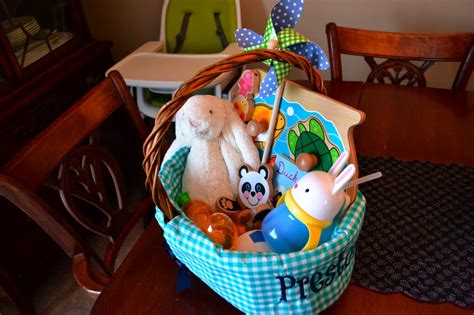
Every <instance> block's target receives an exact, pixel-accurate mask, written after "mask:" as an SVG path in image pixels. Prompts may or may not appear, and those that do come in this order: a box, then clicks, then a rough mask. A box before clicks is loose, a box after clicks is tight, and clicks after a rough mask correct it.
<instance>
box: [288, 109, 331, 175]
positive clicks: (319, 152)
mask: <svg viewBox="0 0 474 315" xmlns="http://www.w3.org/2000/svg"><path fill="white" fill-rule="evenodd" d="M308 129H309V130H308ZM288 148H289V149H290V152H291V154H292V155H293V157H294V159H295V160H296V159H297V157H298V155H300V154H301V153H309V154H314V155H316V157H317V159H318V164H317V165H316V167H315V168H313V169H312V170H318V171H325V172H327V171H329V169H330V168H331V166H332V165H333V164H334V163H335V162H336V160H337V158H338V157H339V155H340V152H339V149H338V148H337V147H336V146H335V145H334V144H332V143H331V141H330V140H329V137H328V136H327V135H326V131H325V130H324V128H323V127H322V125H321V123H320V122H319V121H318V119H317V118H314V117H312V118H309V119H308V120H306V121H304V122H298V123H297V124H296V125H295V126H294V127H292V128H291V129H290V130H289V131H288Z"/></svg>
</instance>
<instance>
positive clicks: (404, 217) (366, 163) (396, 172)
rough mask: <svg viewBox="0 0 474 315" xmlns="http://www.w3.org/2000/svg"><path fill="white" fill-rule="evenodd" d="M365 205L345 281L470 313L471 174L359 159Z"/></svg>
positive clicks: (473, 255) (473, 249) (473, 301)
mask: <svg viewBox="0 0 474 315" xmlns="http://www.w3.org/2000/svg"><path fill="white" fill-rule="evenodd" d="M358 161H359V167H360V176H364V175H367V174H370V173H372V172H376V171H381V172H382V173H383V177H382V178H380V179H378V180H376V181H372V182H369V183H366V184H363V185H361V186H360V190H361V191H362V193H363V194H364V196H365V197H366V199H367V209H366V215H365V219H364V220H365V222H364V224H363V227H362V232H361V234H360V236H359V240H358V241H357V250H356V264H355V267H354V273H353V276H352V282H354V283H357V284H359V285H361V286H363V287H367V288H370V289H374V290H377V291H380V292H404V293H406V294H408V295H410V296H412V297H414V298H416V299H419V300H423V301H428V302H452V303H455V304H457V305H459V306H463V307H474V188H473V187H474V168H472V167H467V166H460V165H452V164H451V165H447V164H442V165H440V164H432V163H427V162H420V161H413V162H406V161H399V160H396V159H394V158H367V157H362V156H360V157H359V159H358Z"/></svg>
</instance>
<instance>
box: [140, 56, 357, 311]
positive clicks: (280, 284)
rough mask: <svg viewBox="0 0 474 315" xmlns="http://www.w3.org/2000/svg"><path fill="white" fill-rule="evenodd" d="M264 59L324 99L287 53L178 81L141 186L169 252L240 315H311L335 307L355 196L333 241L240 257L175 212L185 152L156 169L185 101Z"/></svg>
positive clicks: (148, 146) (313, 75)
mask: <svg viewBox="0 0 474 315" xmlns="http://www.w3.org/2000/svg"><path fill="white" fill-rule="evenodd" d="M267 59H273V60H276V61H283V62H288V63H290V64H292V65H293V66H295V67H297V68H300V69H303V70H304V72H305V73H306V76H307V78H308V81H309V84H310V86H311V89H312V90H313V91H317V92H319V93H323V94H326V91H325V88H324V83H323V80H322V77H321V75H320V74H319V73H318V72H317V71H316V70H315V69H314V68H313V66H312V65H311V64H310V63H309V61H307V59H305V58H303V57H301V56H299V55H297V54H294V53H291V52H287V51H280V50H255V51H252V52H247V53H243V54H239V55H235V56H232V57H229V58H227V59H224V60H222V61H220V62H218V63H216V64H214V65H211V66H209V67H207V68H205V69H203V70H202V71H200V72H199V73H198V74H196V75H195V77H193V78H192V79H190V80H188V81H186V82H185V83H183V85H181V87H180V88H179V89H178V90H177V91H176V93H175V95H174V97H173V99H172V100H171V101H169V102H168V103H166V104H165V105H164V106H163V107H162V108H161V110H160V112H159V114H158V116H157V118H156V120H155V126H154V128H153V130H152V132H151V134H150V136H149V137H148V139H147V140H146V142H145V144H144V155H145V159H144V162H143V167H144V169H145V172H146V174H147V179H146V184H147V186H148V188H149V189H150V190H151V192H152V196H153V200H154V201H155V203H156V205H157V213H156V218H157V221H158V222H159V224H160V225H161V226H162V228H163V230H164V237H165V239H166V240H167V242H168V244H169V245H170V248H171V249H172V251H173V253H174V254H175V255H176V256H177V257H178V258H179V259H180V260H181V261H182V262H183V263H184V264H185V265H186V266H187V267H188V268H189V269H190V270H191V271H192V272H193V273H194V274H196V275H197V276H198V277H199V278H201V279H202V280H203V281H204V282H205V283H206V284H207V285H209V286H210V287H211V288H212V289H213V290H214V291H216V292H217V293H218V294H220V295H221V296H222V297H224V298H225V299H226V300H228V301H229V302H230V303H232V304H233V305H234V306H236V307H237V308H239V309H240V310H241V311H244V312H246V313H253V314H263V313H264V314H275V313H279V314H289V313H308V314H309V313H315V312H319V311H321V310H323V309H325V308H327V307H328V306H329V305H331V304H332V303H333V302H334V301H336V300H337V298H338V297H339V296H340V295H341V294H342V292H343V291H344V289H345V288H346V287H347V285H348V283H349V281H350V277H351V274H352V268H353V266H354V248H355V241H356V240H357V237H358V235H359V232H360V229H361V226H362V219H363V216H364V211H365V199H364V198H363V196H362V195H361V194H360V193H359V194H357V198H356V199H355V201H354V203H353V204H352V205H351V207H350V208H349V209H348V210H347V212H346V214H345V215H344V217H343V219H342V220H341V222H340V224H339V225H338V226H337V227H336V230H335V232H334V234H333V235H334V237H333V239H332V240H331V241H329V242H327V243H325V244H323V245H321V246H319V247H317V248H316V249H314V250H309V251H301V252H294V253H289V254H277V253H242V252H235V251H228V250H224V249H222V247H221V246H219V245H216V244H214V243H212V241H210V240H209V238H207V236H205V235H204V234H203V233H202V232H201V231H200V230H199V228H197V227H196V225H194V223H193V222H191V221H190V220H189V219H188V218H187V217H186V216H185V215H183V214H182V212H181V211H180V210H179V209H178V208H177V204H176V201H175V198H176V196H177V195H178V194H179V193H180V190H181V178H182V174H183V172H184V166H185V163H186V158H187V154H188V153H189V149H188V148H182V149H180V150H178V152H177V153H176V154H175V156H174V157H173V158H171V159H170V160H169V161H167V162H166V163H165V164H164V165H163V166H161V161H162V157H163V155H164V153H165V152H164V151H165V149H166V145H165V141H164V139H165V135H166V132H167V131H168V129H169V127H170V125H171V120H172V117H173V116H174V115H175V113H176V112H177V111H178V110H179V109H180V108H181V106H183V104H184V103H185V102H186V100H187V99H188V98H189V97H190V96H191V95H193V93H194V92H196V91H197V90H199V89H201V88H203V87H205V86H206V85H208V84H209V83H211V82H212V81H213V80H214V79H215V78H217V77H218V76H219V75H220V74H222V73H225V72H229V71H232V70H235V69H236V68H238V67H241V66H244V65H246V64H250V63H255V62H258V61H264V60H267ZM165 216H166V217H165Z"/></svg>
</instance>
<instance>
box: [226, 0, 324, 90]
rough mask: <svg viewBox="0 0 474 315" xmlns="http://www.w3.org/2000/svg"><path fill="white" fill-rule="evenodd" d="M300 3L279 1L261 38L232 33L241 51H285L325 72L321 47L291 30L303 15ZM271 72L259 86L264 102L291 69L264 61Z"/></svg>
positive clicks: (251, 33)
mask: <svg viewBox="0 0 474 315" xmlns="http://www.w3.org/2000/svg"><path fill="white" fill-rule="evenodd" d="M303 4H304V1H303V0H280V1H279V2H278V3H277V4H276V5H275V6H274V7H273V8H272V11H271V14H270V17H269V18H268V22H267V26H266V28H265V33H264V34H263V37H262V36H261V35H259V34H257V33H255V32H254V31H252V30H250V29H247V28H239V29H237V30H236V31H235V38H236V40H237V43H238V45H239V47H240V48H242V49H243V50H244V51H250V50H254V49H261V48H271V49H275V48H276V49H284V50H289V51H292V52H294V53H297V54H299V55H301V56H304V57H306V58H307V59H308V60H309V61H310V62H311V63H312V64H313V65H314V66H315V67H316V68H318V69H321V70H326V69H327V68H329V61H328V58H327V57H326V55H325V54H324V52H323V50H322V49H321V47H319V46H318V45H316V44H315V43H312V42H310V40H309V39H308V38H306V37H304V36H303V35H301V34H299V33H298V32H296V31H295V30H294V29H293V28H294V27H295V25H296V22H298V19H299V18H300V16H301V13H302V11H303ZM264 63H265V64H266V65H267V66H269V67H270V70H269V72H268V74H267V76H266V77H265V79H264V80H263V82H262V84H261V86H260V93H259V95H260V96H261V97H263V98H265V97H267V96H270V95H272V94H273V93H274V92H275V90H276V89H277V88H278V86H279V85H280V83H281V81H282V80H283V79H284V78H285V77H286V75H287V74H288V72H289V71H290V69H291V65H289V64H287V63H285V62H279V61H274V60H266V61H264Z"/></svg>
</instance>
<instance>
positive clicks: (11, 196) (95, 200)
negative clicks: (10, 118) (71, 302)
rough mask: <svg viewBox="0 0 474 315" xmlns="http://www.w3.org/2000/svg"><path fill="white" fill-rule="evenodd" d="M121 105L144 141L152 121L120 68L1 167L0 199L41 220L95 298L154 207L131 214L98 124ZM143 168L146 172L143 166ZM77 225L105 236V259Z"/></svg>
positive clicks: (147, 203)
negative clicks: (132, 234)
mask: <svg viewBox="0 0 474 315" xmlns="http://www.w3.org/2000/svg"><path fill="white" fill-rule="evenodd" d="M120 108H123V109H124V112H125V113H126V114H127V116H128V117H129V118H130V121H131V125H132V126H133V129H134V131H135V133H136V135H137V138H138V140H137V141H139V143H140V145H141V143H142V142H143V141H144V140H145V137H146V135H147V129H146V126H145V124H144V121H143V119H142V118H141V116H140V114H139V112H138V109H137V105H136V103H135V102H134V100H133V99H132V97H131V95H130V92H129V90H128V88H127V86H126V85H125V83H124V81H123V79H122V77H121V76H120V74H119V73H118V72H116V71H114V72H111V73H110V74H109V76H108V78H106V79H105V80H103V81H102V82H101V83H99V84H98V85H97V86H96V87H95V88H93V89H92V90H91V91H90V92H89V93H87V94H86V95H85V96H84V97H83V98H82V99H80V100H79V101H78V102H76V103H75V104H74V105H73V106H72V107H71V108H69V109H68V110H67V111H66V112H65V113H64V114H62V115H61V116H60V117H59V118H58V119H56V120H55V121H54V122H53V123H52V124H51V125H50V126H48V127H47V128H46V129H45V130H44V131H42V132H41V133H40V134H39V135H38V136H37V137H35V138H34V139H33V141H31V142H30V143H29V144H28V145H26V146H25V147H24V148H23V149H22V150H21V151H20V152H18V153H17V154H16V155H15V156H14V157H13V158H12V159H11V160H10V161H9V162H8V163H7V164H6V165H5V166H4V167H3V168H2V170H1V172H0V196H3V197H4V198H6V199H8V200H9V201H10V202H12V203H13V204H14V205H16V206H17V207H18V208H19V209H21V210H22V211H23V212H25V213H26V214H27V215H28V216H30V217H31V218H32V219H33V220H34V221H36V223H37V224H38V225H39V226H40V227H41V228H42V229H43V230H44V231H45V232H46V233H47V234H49V236H50V237H51V238H52V239H54V240H55V241H56V243H57V244H58V245H59V246H60V247H61V248H62V249H63V250H64V251H65V252H66V254H68V255H69V256H70V257H71V258H72V259H73V272H74V275H75V277H76V280H77V281H78V282H79V284H80V285H81V286H82V287H83V288H84V289H86V290H87V291H88V292H89V293H90V294H92V295H97V294H99V293H100V292H101V290H102V288H103V287H104V286H105V284H107V282H108V280H109V279H110V276H111V275H112V273H113V271H114V264H115V259H116V257H117V254H118V251H119V249H120V246H121V245H122V243H123V241H124V239H125V238H126V236H127V235H128V233H129V232H130V231H131V229H132V228H133V227H134V226H135V224H136V223H137V222H138V221H139V220H140V219H141V218H142V217H143V215H144V214H145V212H146V211H149V210H151V209H152V205H153V203H152V201H151V198H148V199H146V200H145V201H143V202H142V203H140V205H139V206H138V208H136V209H135V211H134V212H129V211H127V209H126V208H127V207H126V204H127V203H126V201H125V190H124V178H123V175H122V173H121V171H120V167H119V163H118V162H117V161H116V159H115V158H114V155H113V154H112V153H110V152H109V151H108V150H107V149H105V148H104V147H103V146H101V145H100V143H99V132H100V128H99V127H100V126H101V125H102V124H103V123H104V122H105V121H106V120H107V119H108V118H109V117H110V116H111V115H112V114H113V113H114V112H116V111H117V110H118V109H120ZM134 131H133V130H132V131H130V133H133V132H134ZM140 147H141V146H140ZM123 154H125V155H128V154H129V153H128V152H123ZM137 154H140V153H139V152H137ZM137 160H139V159H137ZM137 169H141V168H140V165H139V164H138V165H137ZM45 187H53V188H54V189H55V190H52V191H51V190H50V191H49V192H50V193H51V192H52V194H53V195H57V191H59V195H60V199H61V201H62V204H63V206H64V208H65V209H66V210H67V212H69V214H70V215H71V217H72V218H73V219H75V222H74V220H71V218H67V217H65V216H64V214H66V211H65V210H64V209H59V208H58V204H61V202H52V201H51V200H50V199H49V198H47V196H45V195H44V194H42V192H43V191H44V190H47V188H45ZM58 200H59V198H58ZM79 226H82V227H84V228H86V229H87V230H89V231H92V232H94V233H96V234H98V235H102V236H105V237H106V239H107V240H108V241H109V245H108V248H107V251H106V253H105V256H103V257H101V256H100V255H99V254H98V253H97V252H95V251H94V250H93V249H92V248H91V247H90V246H89V245H88V243H87V242H86V241H85V239H84V238H83V233H81V231H79V230H78V227H79Z"/></svg>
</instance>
